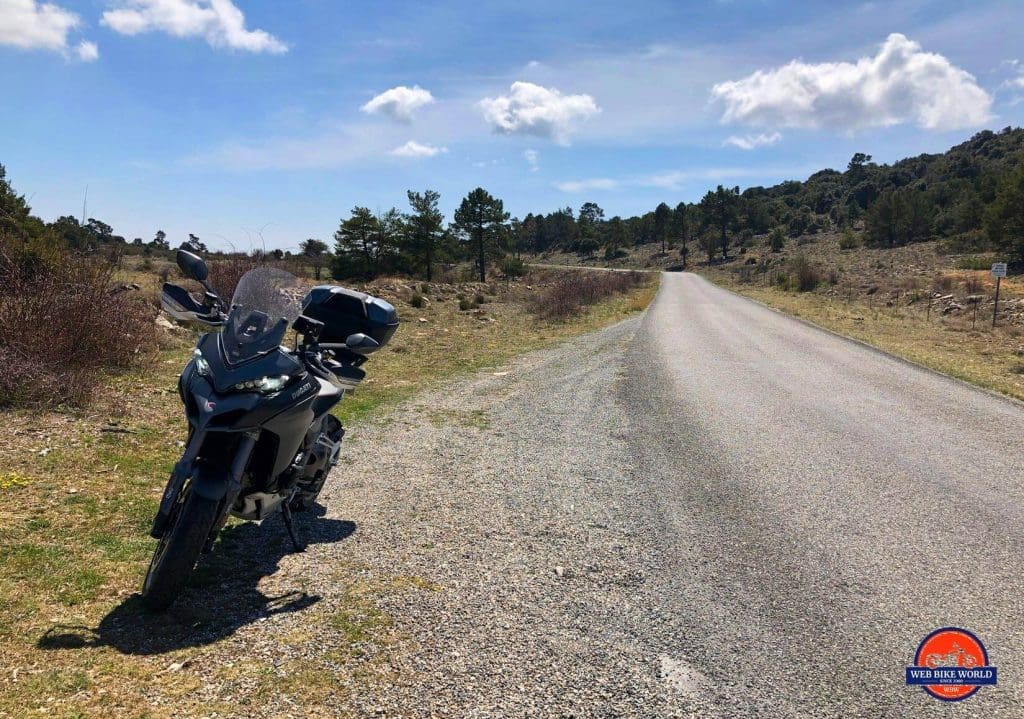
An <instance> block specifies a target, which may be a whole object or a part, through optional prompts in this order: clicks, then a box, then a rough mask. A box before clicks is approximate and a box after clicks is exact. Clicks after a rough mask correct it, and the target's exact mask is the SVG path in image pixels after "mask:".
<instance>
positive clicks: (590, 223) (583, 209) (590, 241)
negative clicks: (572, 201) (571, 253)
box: [574, 202, 604, 255]
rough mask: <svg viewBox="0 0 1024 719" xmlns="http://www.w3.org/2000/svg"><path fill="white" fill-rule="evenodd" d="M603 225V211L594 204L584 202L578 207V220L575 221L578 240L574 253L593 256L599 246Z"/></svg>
mask: <svg viewBox="0 0 1024 719" xmlns="http://www.w3.org/2000/svg"><path fill="white" fill-rule="evenodd" d="M603 225H604V210H602V209H601V207H600V206H599V205H598V204H597V203H596V202H584V203H583V204H582V205H581V206H580V213H579V219H578V220H577V221H576V226H577V229H578V232H579V239H578V240H577V241H576V246H575V248H574V249H575V250H576V252H578V253H579V254H581V255H590V254H593V253H594V251H595V250H597V248H598V247H600V246H601V234H602V226H603Z"/></svg>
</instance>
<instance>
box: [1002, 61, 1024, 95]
mask: <svg viewBox="0 0 1024 719" xmlns="http://www.w3.org/2000/svg"><path fill="white" fill-rule="evenodd" d="M1003 65H1006V66H1009V68H1010V71H1011V72H1013V73H1015V76H1014V77H1011V78H1010V79H1008V80H1006V81H1005V82H1003V87H1014V88H1021V89H1024V63H1022V62H1021V61H1020V60H1005V61H1003Z"/></svg>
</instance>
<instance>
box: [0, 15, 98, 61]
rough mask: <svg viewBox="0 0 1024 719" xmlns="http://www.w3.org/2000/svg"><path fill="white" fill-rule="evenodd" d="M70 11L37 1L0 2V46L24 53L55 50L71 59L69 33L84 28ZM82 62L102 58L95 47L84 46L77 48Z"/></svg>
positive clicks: (83, 44)
mask: <svg viewBox="0 0 1024 719" xmlns="http://www.w3.org/2000/svg"><path fill="white" fill-rule="evenodd" d="M81 22H82V21H81V19H80V18H79V17H78V15H76V14H75V13H73V12H71V11H70V10H65V9H64V8H62V7H59V6H58V5H53V4H51V3H39V2H36V0H0V45H11V46H13V47H18V48H22V49H25V50H32V49H43V50H56V51H57V52H60V53H63V54H64V56H65V57H68V56H69V48H68V33H69V32H71V31H72V30H74V29H75V28H77V27H79V26H80V25H81ZM75 52H76V55H77V56H78V58H79V59H81V60H85V61H89V60H95V59H96V58H97V57H99V51H98V49H97V48H96V45H95V44H94V43H91V42H84V41H83V42H82V43H80V44H79V45H78V48H76V51H75Z"/></svg>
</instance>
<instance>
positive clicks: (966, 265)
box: [956, 257, 992, 270]
mask: <svg viewBox="0 0 1024 719" xmlns="http://www.w3.org/2000/svg"><path fill="white" fill-rule="evenodd" d="M956 267H957V269H959V270H988V269H991V267H992V260H991V259H989V258H987V257H962V258H960V261H959V262H957V263H956Z"/></svg>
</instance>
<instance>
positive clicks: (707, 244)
mask: <svg viewBox="0 0 1024 719" xmlns="http://www.w3.org/2000/svg"><path fill="white" fill-rule="evenodd" d="M697 244H698V245H699V246H700V248H701V249H702V250H704V252H705V253H707V256H708V262H709V263H710V262H712V261H713V260H714V259H715V250H717V249H718V244H719V239H718V235H717V233H716V232H715V229H714V227H711V226H706V227H704V228H702V229H701V231H700V234H699V235H697Z"/></svg>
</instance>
